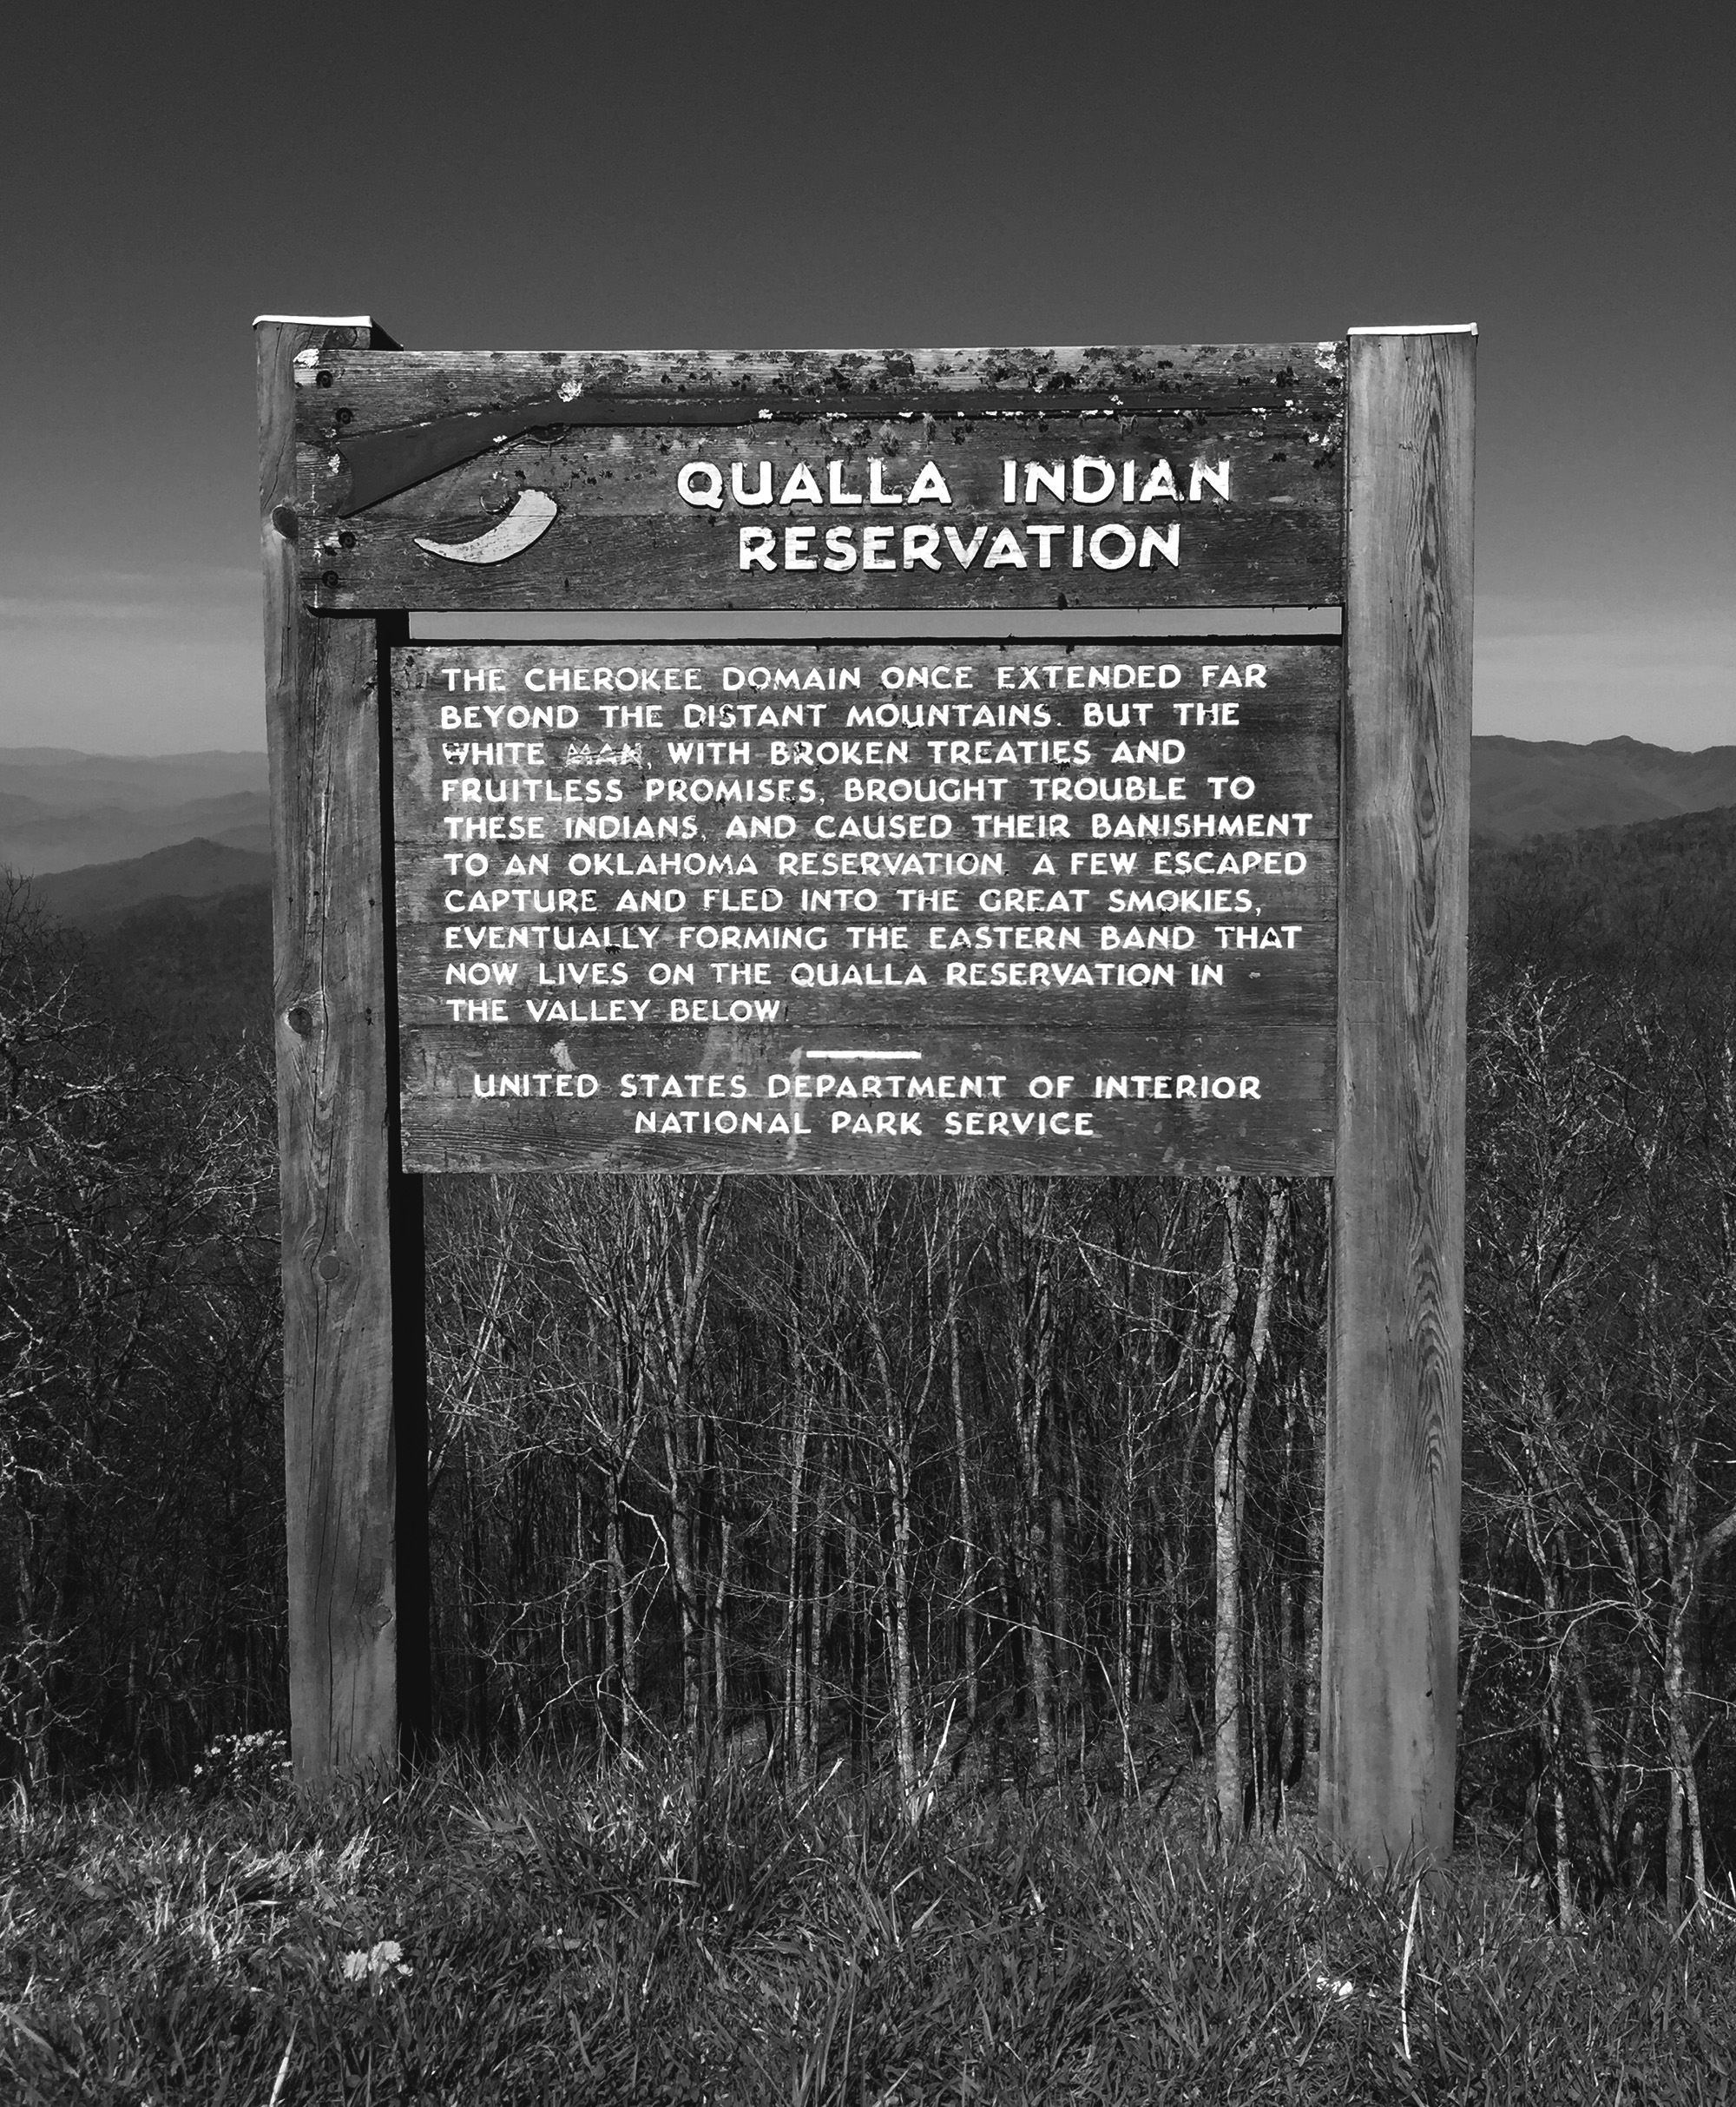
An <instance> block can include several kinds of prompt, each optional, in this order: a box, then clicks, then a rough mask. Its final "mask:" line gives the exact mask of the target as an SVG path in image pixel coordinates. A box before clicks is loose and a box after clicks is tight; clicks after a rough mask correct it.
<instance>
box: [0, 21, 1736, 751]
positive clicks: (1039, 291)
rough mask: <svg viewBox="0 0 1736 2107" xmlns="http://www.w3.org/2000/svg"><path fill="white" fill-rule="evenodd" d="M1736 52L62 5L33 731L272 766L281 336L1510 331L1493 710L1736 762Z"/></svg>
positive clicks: (24, 220)
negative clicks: (1357, 328)
mask: <svg viewBox="0 0 1736 2107" xmlns="http://www.w3.org/2000/svg"><path fill="white" fill-rule="evenodd" d="M1731 23H1732V16H1731V10H1728V9H1727V8H1726V7H1723V6H1719V5H1713V4H1710V3H1707V4H1702V5H1694V4H1688V5H1678V6H1674V7H1673V6H1669V5H1665V6H1662V7H1652V8H1639V9H1625V8H1624V9H1621V10H1617V9H1615V8H1613V7H1598V6H1588V7H1581V8H1579V9H1567V8H1562V7H1559V6H1549V7H1542V6H1529V7H1528V6H1524V5H1516V4H1513V3H1512V0H1509V4H1506V5H1500V6H1476V5H1472V6H1462V7H1455V8H1448V9H1433V10H1426V9H1420V8H1411V7H1395V6H1393V5H1391V3H1390V0H1388V3H1386V4H1382V5H1378V6H1377V5H1363V6H1344V7H1336V8H1335V7H1332V6H1331V5H1326V6H1323V7H1317V8H1313V9H1308V10H1303V9H1299V8H1296V7H1294V6H1289V7H1286V8H1282V9H1279V8H1275V7H1272V8H1268V7H1266V6H1263V5H1257V4H1256V5H1245V6H1238V7H1233V8H1232V7H1224V6H1219V7H1197V6H1196V7H1189V8H1185V9H1184V8H1178V7H1171V6H1167V5H1157V4H1118V5H1093V4H1090V3H1089V0H1075V3H1074V4H1073V5H1071V6H1069V7H1055V6H1044V7H1035V6H1028V5H1025V4H1023V3H1022V0H1000V3H998V4H995V5H964V4H952V5H947V4H944V3H936V0H930V4H927V5H919V6H913V5H907V4H904V3H903V0H885V3H883V4H881V5H878V6H876V7H872V8H865V7H858V6H843V5H831V4H827V3H825V0H809V3H808V4H806V5H802V6H794V5H786V4H783V3H782V0H736V4H734V5H732V6H720V5H717V4H710V5H697V4H689V3H687V0H674V4H665V5H661V6H654V7H653V6H642V7H621V6H618V5H617V6H612V7H608V8H603V7H599V6H595V5H587V4H569V5H567V6H563V7H549V6H543V5H541V4H538V3H536V0H526V3H524V4H517V5H510V6H499V5H496V6H493V7H490V8H487V9H482V8H478V9H477V10H474V11H465V12H460V11H459V10H457V9H453V8H450V7H444V6H440V5H432V4H424V5H418V6H416V7H401V6H391V5H375V6H371V7H367V8H345V7H322V6H319V5H318V4H315V5H311V6H301V7H297V8H279V9H274V10H270V11H269V12H267V11H266V10H263V9H259V8H237V7H236V6H234V5H233V3H231V4H227V5H224V6H221V7H214V6H212V7H206V6H201V5H196V4H194V5H181V6H178V7H175V8H173V9H168V10H157V9H144V8H139V7H136V6H125V7H122V6H113V5H110V6H106V7H104V6H97V7H94V8H82V9H72V8H33V9H31V10H28V11H27V12H26V13H24V14H23V16H21V18H20V19H18V20H17V21H16V22H13V23H9V27H8V31H7V40H6V43H7V70H8V73H9V75H10V86H11V89H12V94H11V95H10V97H9V98H8V100H9V104H10V108H9V110H8V115H7V122H6V124H5V127H4V131H3V136H0V155H3V157H4V161H5V163H6V164H7V166H6V175H5V192H6V197H7V201H8V209H7V214H6V221H5V234H4V237H3V247H4V253H5V267H4V271H3V275H0V286H3V287H4V293H3V298H4V301H5V305H6V308H7V310H8V327H7V330H6V334H5V346H6V367H7V381H8V386H7V405H8V407H7V436H6V450H5V451H6V473H5V476H4V477H3V481H0V560H3V564H4V573H3V581H0V745H9V746H16V745H23V744H62V745H71V746H82V747H94V748H103V749H106V750H109V751H123V752H151V751H159V752H161V751H169V750H174V749H176V748H184V747H195V746H224V747H257V746H260V745H262V744H263V741H264V727H263V717H262V705H261V701H260V673H259V614H258V588H257V583H256V570H255V563H256V548H257V515H256V504H257V498H256V487H257V478H256V467H255V445H254V431H253V371H252V345H251V339H250V333H249V324H250V322H251V320H252V318H253V315H254V314H255V313H259V312H260V311H271V312H279V313H311V314H349V313H372V314H373V315H375V316H376V317H377V318H378V319H379V320H380V321H382V322H383V323H384V324H385V326H386V327H387V328H389V329H390V330H391V333H393V334H394V335H395V336H396V337H398V339H399V340H400V341H401V342H403V343H404V344H407V345H411V346H417V347H419V348H435V347H440V346H453V347H464V348H472V347H480V346H497V347H502V348H515V349H517V348H532V347H535V348H542V347H556V346H558V347H562V348H581V347H589V346H599V347H602V346H660V345H683V346H686V345H701V346H727V345H736V344H754V345H761V346H772V345H825V346H847V345H855V344H866V345H874V346H885V345H892V344H909V345H920V344H973V343H1066V344H1078V343H1107V342H1138V341H1150V342H1169V343H1177V342H1183V343H1185V342H1223V341H1225V340H1226V339H1231V340H1233V339H1290V338H1315V337H1329V336H1338V335H1340V334H1342V333H1343V332H1344V331H1345V329H1346V328H1347V327H1349V326H1352V325H1357V324H1382V323H1417V322H1424V323H1427V322H1454V321H1474V322H1476V323H1477V324H1478V325H1479V326H1480V329H1481V332H1482V335H1481V341H1480V347H1479V353H1478V360H1479V376H1478V388H1479V405H1478V437H1477V457H1478V468H1477V473H1478V488H1477V556H1476V564H1477V583H1478V612H1477V622H1478V638H1477V643H1478V653H1477V682H1478V687H1477V728H1478V729H1479V730H1482V731H1507V732H1513V733H1516V734H1519V735H1521V736H1523V737H1529V738H1540V737H1555V738H1567V739H1578V740H1582V739H1591V738H1598V737H1603V736H1608V735H1609V734H1612V733H1616V732H1629V733H1632V734H1634V735H1635V736H1636V737H1639V738H1642V739H1649V740H1654V741H1658V742H1659V743H1661V744H1666V745H1672V746H1678V747H1699V746H1704V745H1708V744H1712V743H1714V742H1726V741H1732V740H1736V695H1733V681H1732V667H1733V662H1736V642H1733V634H1736V631H1733V620H1732V615H1731V592H1730V583H1731V575H1732V556H1733V542H1736V535H1733V504H1732V497H1731V491H1732V477H1733V467H1736V463H1733V458H1732V456H1733V445H1732V432H1733V418H1732V414H1731V406H1730V393H1731V387H1730V384H1731V372H1732V367H1731V355H1730V346H1731V342H1732V337H1733V323H1736V273H1733V259H1736V229H1733V226H1732V218H1733V214H1732V200H1733V195H1736V183H1733V154H1732V147H1731V137H1732V132H1733V125H1732V121H1731V115H1730V108H1731V96H1730V90H1731V87H1732V82H1733V68H1732V63H1731V62H1732V57H1733V44H1736V38H1733V32H1732V26H1731ZM588 626H592V625H588Z"/></svg>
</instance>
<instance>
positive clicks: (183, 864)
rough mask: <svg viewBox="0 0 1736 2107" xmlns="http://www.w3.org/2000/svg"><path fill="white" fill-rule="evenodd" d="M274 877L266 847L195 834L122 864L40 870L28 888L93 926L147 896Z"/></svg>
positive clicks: (188, 893)
mask: <svg viewBox="0 0 1736 2107" xmlns="http://www.w3.org/2000/svg"><path fill="white" fill-rule="evenodd" d="M271 881H272V862H271V856H270V854H269V853H268V852H267V851H266V850H261V849H248V848H239V847H236V846H234V845H233V843H229V842H223V841H217V840H208V839H201V838H197V837H195V838H194V840H191V841H178V842H175V843H174V844H173V846H170V847H168V848H161V849H155V850H153V851H152V852H151V853H149V854H148V855H145V856H135V857H131V858H128V859H127V860H125V861H124V862H118V863H92V864H84V865H82V866H80V867H79V868H78V869H76V870H72V871H56V872H47V873H38V874H37V875H36V876H35V877H33V878H32V879H31V880H30V891H31V892H32V894H33V895H34V896H35V898H36V901H37V902H38V904H39V905H42V906H43V907H45V908H46V909H47V910H48V911H49V913H50V914H54V915H58V916H59V917H60V919H62V921H67V922H79V923H83V924H86V925H94V924H95V923H97V922H101V921H105V920H109V919H112V918H114V917H115V916H116V915H121V914H125V913H127V912H129V911H130V910H132V909H133V908H135V907H137V906H139V905H141V904H142V903H143V902H145V901H147V900H156V899H183V900H186V899H206V898H207V897H209V896H210V895H212V894H214V893H219V892H234V891H236V890H237V889H238V888H239V887H242V886H269V885H270V884H271Z"/></svg>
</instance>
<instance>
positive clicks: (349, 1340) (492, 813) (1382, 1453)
mask: <svg viewBox="0 0 1736 2107" xmlns="http://www.w3.org/2000/svg"><path fill="white" fill-rule="evenodd" d="M259 332H260V333H259V376H260V445H261V501H262V502H261V510H262V530H261V538H262V544H263V550H264V557H265V571H266V684H267V690H268V722H269V727H270V737H271V746H272V780H273V793H274V797H275V800H276V811H275V815H274V825H273V837H274V845H275V851H276V859H277V886H276V899H275V908H274V931H275V943H276V1005H277V1053H278V1090H279V1136H280V1153H281V1158H282V1166H283V1177H282V1199H283V1209H282V1219H283V1284H284V1303H285V1337H284V1384H285V1418H284V1426H285V1457H286V1517H287V1530H288V1537H289V1641H290V1702H291V1715H292V1722H293V1748H294V1755H295V1765H296V1772H297V1776H298V1778H299V1781H302V1782H303V1783H318V1782H319V1781H322V1780H324V1779H325V1778H326V1777H328V1776H329V1775H330V1774H332V1773H333V1772H335V1771H339V1770H342V1769H347V1768H355V1767H358V1766H360V1765H365V1764H368V1763H371V1762H377V1761H384V1762H388V1763H389V1762H390V1761H391V1760H392V1759H393V1757H394V1756H395V1755H396V1752H397V1748H398V1743H399V1740H400V1736H401V1737H402V1739H403V1740H404V1742H406V1743H407V1744H409V1745H410V1746H411V1747H414V1746H415V1745H416V1744H417V1742H418V1737H420V1736H421V1735H424V1733H425V1731H426V1729H427V1725H428V1720H429V1685H428V1677H427V1620H428V1590H427V1539H426V1530H427V1497H426V1483H425V1471H426V1459H427V1445H428V1430H427V1419H426V1393H425V1346H424V1337H423V1324H422V1294H423V1280H422V1263H421V1242H420V1222H421V1213H420V1208H421V1198H420V1195H421V1183H420V1179H419V1178H418V1175H416V1174H417V1172H418V1171H420V1170H424V1169H531V1168H536V1167H539V1166H540V1167H554V1168H562V1169H585V1168H615V1169H705V1170H714V1169H764V1170H776V1171H802V1172H825V1171H851V1170H865V1169H876V1170H884V1169H892V1170H900V1171H904V1170H909V1171H916V1170H924V1171H958V1172H963V1171H996V1170H1000V1171H1010V1170H1030V1171H1039V1172H1049V1171H1065V1172H1075V1173H1085V1174H1089V1173H1096V1172H1101V1171H1109V1170H1115V1171H1147V1170H1148V1171H1161V1170H1173V1171H1187V1172H1190V1173H1200V1174H1206V1173H1211V1172H1214V1171H1219V1170H1222V1169H1235V1170H1245V1171H1256V1172H1261V1173H1265V1172H1272V1171H1284V1172H1292V1173H1308V1172H1318V1173H1326V1172H1330V1173H1331V1174H1332V1177H1333V1182H1334V1189H1333V1202H1332V1293H1331V1319H1330V1323H1331V1340H1330V1343H1329V1348H1328V1354H1327V1366H1328V1380H1327V1397H1326V1414H1325V1418H1326V1429H1325V1446H1326V1454H1325V1487H1326V1510H1325V1570H1324V1574H1323V1584H1322V1618H1321V1666H1320V1769H1319V1777H1320V1785H1319V1829H1320V1835H1321V1839H1322V1841H1323V1843H1324V1844H1325V1846H1327V1847H1329V1848H1331V1849H1333V1850H1335V1851H1338V1852H1340V1853H1343V1854H1346V1855H1348V1856H1351V1857H1352V1858H1354V1859H1357V1860H1361V1861H1362V1862H1363V1863H1364V1865H1369V1866H1372V1867H1376V1868H1381V1867H1385V1866H1387V1865H1390V1864H1391V1861H1392V1860H1394V1859H1395V1858H1397V1857H1399V1856H1401V1855H1403V1854H1406V1853H1408V1852H1410V1851H1412V1850H1416V1851H1418V1852H1420V1853H1423V1854H1426V1855H1428V1856H1431V1857H1433V1858H1435V1859H1437V1860H1442V1859H1444V1858H1445V1857H1446V1856H1447V1855H1448V1854H1449V1853H1450V1849H1451V1844H1452V1801H1453V1762H1454V1735H1455V1731H1456V1718H1457V1713H1456V1696H1455V1693H1456V1687H1457V1682H1456V1678H1457V1576H1458V1497H1459V1448H1458V1444H1459V1390H1460V1366H1461V1360H1462V1353H1463V1205H1464V1195H1463V1183H1464V1124H1463V1123H1464V1057H1465V1030H1464V1005H1465V926H1466V920H1467V896H1468V872H1469V824H1468V818H1469V815H1468V797H1469V782H1470V517H1471V425H1472V416H1471V395H1472V377H1473V366H1474V359H1475V333H1474V332H1472V331H1470V330H1467V329H1462V328H1444V329H1436V328H1397V329H1380V330H1366V331H1352V332H1351V333H1350V336H1349V338H1348V339H1347V340H1346V341H1344V342H1334V343H1327V344H1302V343H1297V344H1285V345H1275V346H1274V345H1263V346H1262V345H1256V346H1171V347H1167V348H1165V347H1161V346H1134V347H1118V348H1111V349H1107V350H1106V349H1093V350H1078V349H1075V350H1053V349H1037V350H1023V351H1004V350H976V351H919V352H536V353H497V352H486V353H470V352H464V353H456V352H429V353H411V352H403V351H400V350H399V349H398V347H397V346H395V345H393V344H392V343H391V340H390V339H387V338H386V337H385V336H384V334H383V333H381V332H380V331H378V329H377V328H375V327H374V326H372V324H371V323H370V322H369V321H368V320H367V319H366V318H365V317H350V318H347V319H337V320H331V321H319V320H309V319H306V318H305V317H300V318H298V317H283V316H279V317H266V318H262V319H261V321H260V325H259ZM1332 602H1343V604H1344V606H1345V631H1344V641H1343V644H1342V646H1341V647H1339V646H1337V645H1330V646H1329V645H1314V646H1299V645H1295V644H1286V643H1284V642H1281V641H1280V640H1279V638H1278V637H1277V636H1276V635H1273V636H1270V637H1268V638H1266V640H1265V641H1263V642H1256V641H1253V640H1249V639H1246V638H1243V639H1238V640H1237V641H1236V642H1234V643H1231V642H1223V643H1220V644H1215V645H1213V646H1211V647H1210V648H1206V647H1202V646H1199V645H1197V644H1187V645H1181V644H1167V643H1163V642H1139V643H1128V644H1124V643H1118V642H1115V641H1114V640H1113V637H1112V636H1111V635H1107V634H1106V635H1103V636H1101V637H1100V638H1099V639H1097V640H1095V641H1092V642H1079V643H1077V644H1075V645H1074V646H1072V647H1070V648H1069V647H1064V646H1061V645H1054V646H1050V645H1037V644H1019V645H994V644H990V643H970V644H965V643H957V644H950V643H949V644H943V643H940V642H934V641H929V642H921V641H918V642H911V643H904V644H900V645H898V646H897V647H892V646H882V647H875V648H869V647H865V646H864V647H856V648H845V647H844V646H842V645H838V644H825V645H819V646H812V645H802V646H798V645H795V644H792V643H791V642H787V641H784V642H764V643H759V644H746V643H744V644H739V645H729V646H725V645H722V644H709V645H704V646H697V647H695V646H688V645H681V646H676V645H648V644H636V645H600V644H584V645H560V644H541V645H537V646H536V647H529V648H511V647H507V646H497V645H496V646H483V645H476V644H473V645H467V646H442V645H436V644H423V645H420V646H418V647H416V648H415V649H408V648H406V647H408V645H409V636H408V615H409V610H411V609H477V610H483V611H485V612H491V611H495V610H506V609H531V610H536V611H540V612H545V613H546V612H552V611H554V610H556V609H577V608H623V609H635V610H648V609H663V608H689V609H703V608H713V609H731V608H751V609H763V610H766V612H767V613H768V616H775V615H776V614H779V613H781V612H783V611H786V610H792V609H805V608H838V609H886V608H898V609H908V610H911V611H912V613H913V615H915V616H921V615H922V614H923V613H924V612H927V611H930V610H932V611H941V610H957V609H990V610H999V609H1019V608H1024V609H1031V608H1062V607H1069V608H1106V609H1114V608H1124V607H1125V608H1134V607H1137V608H1142V609H1158V608H1166V607H1188V606H1191V607H1209V606H1240V607H1244V608H1276V607H1283V606H1294V605H1302V604H1309V603H1313V604H1326V603H1332ZM352 616H365V617H367V619H364V620H355V619H345V617H352ZM767 626H768V627H771V626H773V625H772V624H771V622H768V625H767ZM1106 626H1107V625H1106ZM921 627H922V624H921V622H920V620H913V621H912V622H911V629H912V630H914V631H917V632H918V633H919V632H920V629H921ZM1275 627H1276V625H1274V628H1275ZM1340 654H1342V656H1340ZM1340 663H1342V666H1343V674H1342V678H1341V677H1340V673H1339V666H1340ZM1232 673H1233V675H1234V678H1233V679H1232V677H1231V675H1232ZM1341 701H1342V736H1340V732H1339V724H1340V703H1341ZM1024 710H1029V716H1025V715H1022V714H1017V713H1019V712H1021V711H1024ZM1039 713H1041V714H1039ZM1141 713H1144V714H1141ZM1177 749H1179V751H1178V750H1177ZM1255 820H1258V821H1259V825H1258V827H1256V826H1255V825H1254V822H1255ZM1238 823H1239V824H1238ZM750 865H751V866H752V867H751V868H750V867H749V866H750ZM1335 918H1336V919H1335ZM1334 932H1335V934H1334ZM1135 938H1136V939H1137V940H1135ZM400 1086H401V1088H400Z"/></svg>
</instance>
